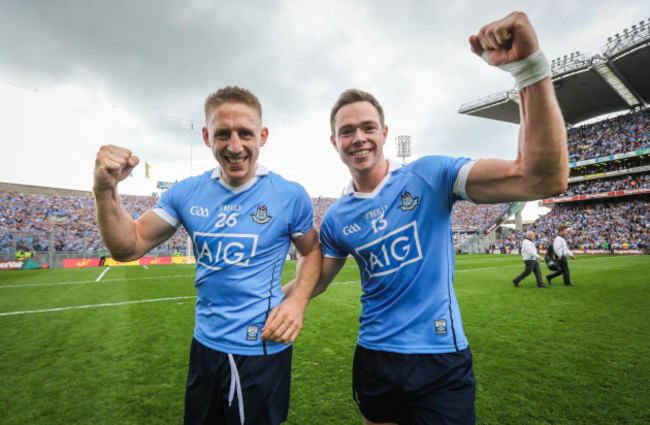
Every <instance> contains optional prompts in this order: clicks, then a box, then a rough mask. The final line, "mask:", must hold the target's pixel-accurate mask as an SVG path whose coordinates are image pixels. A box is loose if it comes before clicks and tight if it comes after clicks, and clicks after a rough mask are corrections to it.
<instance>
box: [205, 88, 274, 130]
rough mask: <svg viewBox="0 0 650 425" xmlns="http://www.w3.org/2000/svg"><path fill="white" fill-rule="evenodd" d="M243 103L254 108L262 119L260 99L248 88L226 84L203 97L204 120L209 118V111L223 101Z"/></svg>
mask: <svg viewBox="0 0 650 425" xmlns="http://www.w3.org/2000/svg"><path fill="white" fill-rule="evenodd" d="M228 102H230V103H243V104H244V105H248V106H250V107H251V108H253V109H255V110H256V111H257V113H258V114H259V115H260V119H262V105H261V104H260V100H259V99H258V98H257V96H255V95H254V94H253V92H251V91H250V90H247V89H244V88H242V87H237V86H227V87H223V88H221V89H219V90H217V91H216V92H214V93H211V94H210V95H209V96H208V97H207V98H206V99H205V105H204V109H205V120H206V122H207V121H208V119H209V115H210V112H211V111H212V110H213V109H214V108H217V107H219V106H221V105H222V104H224V103H228Z"/></svg>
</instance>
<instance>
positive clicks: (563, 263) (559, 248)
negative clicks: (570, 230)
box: [546, 226, 576, 286]
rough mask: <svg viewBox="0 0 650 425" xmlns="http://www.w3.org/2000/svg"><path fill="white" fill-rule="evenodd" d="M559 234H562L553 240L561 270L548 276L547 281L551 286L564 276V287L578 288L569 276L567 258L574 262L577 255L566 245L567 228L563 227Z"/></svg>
mask: <svg viewBox="0 0 650 425" xmlns="http://www.w3.org/2000/svg"><path fill="white" fill-rule="evenodd" d="M559 233H560V234H559V235H558V236H556V237H555V239H554V240H553V251H554V252H555V255H557V264H558V265H559V266H560V270H558V271H557V272H555V273H553V274H550V275H548V276H546V281H547V282H548V284H549V285H550V284H551V280H552V279H554V278H556V277H558V276H560V275H562V278H563V279H564V286H576V285H574V284H573V283H571V277H570V274H569V262H568V261H567V257H571V258H573V259H574V260H575V259H576V257H575V255H573V253H572V252H571V251H569V246H568V245H567V243H566V239H564V237H565V236H566V234H567V227H566V226H561V227H560V232H559Z"/></svg>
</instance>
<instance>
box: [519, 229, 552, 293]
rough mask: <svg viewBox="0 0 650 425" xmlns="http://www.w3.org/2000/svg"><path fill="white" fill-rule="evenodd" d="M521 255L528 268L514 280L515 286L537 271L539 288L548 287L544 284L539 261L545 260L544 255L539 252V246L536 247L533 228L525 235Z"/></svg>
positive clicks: (536, 276) (536, 277)
mask: <svg viewBox="0 0 650 425" xmlns="http://www.w3.org/2000/svg"><path fill="white" fill-rule="evenodd" d="M521 256H522V258H523V259H524V264H525V266H526V268H525V269H524V271H523V272H522V273H521V274H520V275H519V276H517V277H516V278H514V279H513V280H512V283H514V284H515V286H519V282H521V281H522V280H524V279H525V278H526V276H528V275H529V274H531V273H533V272H534V273H535V279H536V280H537V287H538V288H548V286H546V285H544V281H543V280H542V269H541V268H540V267H539V263H538V262H537V261H538V260H539V261H544V260H543V259H542V257H540V256H539V254H537V248H536V247H535V233H533V232H532V231H531V230H529V231H527V232H526V234H525V237H524V240H523V241H522V242H521Z"/></svg>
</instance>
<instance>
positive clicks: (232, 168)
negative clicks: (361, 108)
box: [94, 87, 322, 425]
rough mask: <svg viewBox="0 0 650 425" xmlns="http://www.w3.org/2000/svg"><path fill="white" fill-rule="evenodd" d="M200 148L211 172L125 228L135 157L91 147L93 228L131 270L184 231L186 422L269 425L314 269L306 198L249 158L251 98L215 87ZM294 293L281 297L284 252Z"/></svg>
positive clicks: (253, 155)
mask: <svg viewBox="0 0 650 425" xmlns="http://www.w3.org/2000/svg"><path fill="white" fill-rule="evenodd" d="M204 108H205V120H206V126H205V127H203V141H204V142H205V145H206V146H207V147H209V148H210V150H211V151H212V154H213V156H214V158H215V159H216V160H217V162H218V164H219V165H218V166H217V167H216V168H214V169H212V170H208V171H206V172H205V173H203V174H201V175H198V176H194V177H189V178H187V179H185V180H182V181H180V182H178V183H176V184H175V185H173V186H172V187H171V188H170V189H169V190H167V191H165V193H164V194H163V195H162V197H161V198H160V200H159V201H158V203H157V204H156V205H155V206H154V207H153V208H152V209H151V210H148V211H147V212H145V213H144V214H142V215H141V216H139V217H138V218H137V219H135V220H134V219H133V217H131V215H130V214H129V213H128V212H127V211H126V209H125V208H124V206H123V205H122V203H121V202H120V198H119V196H118V194H117V184H118V183H119V182H120V181H122V180H124V179H125V178H126V177H128V176H129V174H130V173H131V171H132V170H133V168H134V167H135V166H136V165H137V164H138V162H139V159H138V158H137V157H136V156H134V155H132V153H131V151H129V150H128V149H125V148H121V147H118V146H113V145H108V146H102V147H101V149H100V151H99V153H98V154H97V159H96V161H95V174H94V176H95V182H94V192H95V202H96V203H97V219H98V223H99V228H100V231H101V234H102V238H103V239H104V243H105V245H106V247H107V248H108V249H109V251H110V252H111V255H112V256H113V258H115V259H116V260H118V261H132V260H135V259H137V258H140V257H142V256H143V255H145V254H146V253H147V252H149V251H150V250H151V249H152V248H154V247H156V246H158V245H160V244H161V243H163V242H164V241H165V240H167V239H169V238H170V237H171V236H172V235H173V234H174V232H176V230H177V229H178V228H179V227H180V226H184V227H185V229H186V230H187V232H188V233H189V234H190V235H191V236H192V239H193V240H194V245H193V246H194V255H195V257H196V263H197V264H196V279H195V287H196V290H197V300H196V308H195V327H194V338H193V340H192V346H191V350H190V360H189V370H188V374H187V385H186V393H185V424H186V425H189V424H206V425H207V424H211V425H215V424H220V425H225V424H229V425H231V424H238V425H260V424H265V425H277V424H279V423H281V422H284V421H286V420H287V414H288V410H289V388H290V381H291V356H292V349H291V345H290V344H291V343H292V342H293V341H295V339H296V337H297V335H298V333H299V331H300V330H301V328H302V322H303V317H304V311H305V308H306V307H307V304H308V303H309V297H310V295H311V294H312V292H313V289H314V286H315V285H316V282H317V279H318V276H319V274H320V271H321V264H322V254H321V250H320V247H319V244H318V234H317V232H316V230H315V228H314V227H313V218H314V216H313V211H312V204H311V199H310V197H309V195H308V194H307V192H306V191H305V189H304V188H303V187H302V186H300V185H299V184H298V183H295V182H290V181H288V180H286V179H284V178H283V177H281V176H280V175H278V174H275V173H273V172H271V171H269V170H267V169H266V168H264V167H263V166H262V165H261V164H258V162H257V160H258V157H259V154H260V150H261V147H262V146H264V145H265V143H266V141H267V137H268V134H269V131H268V129H267V128H266V127H263V126H262V107H261V105H260V102H259V100H258V98H257V97H256V96H255V95H254V94H253V93H251V92H250V91H249V90H246V89H242V88H240V87H225V88H222V89H220V90H218V91H216V92H215V93H213V94H211V95H210V96H208V98H207V99H206V101H205V104H204ZM292 242H293V243H294V244H295V246H296V248H297V249H298V252H299V253H300V255H301V257H300V262H299V264H298V265H297V267H296V280H295V282H296V283H297V285H296V286H295V288H294V291H293V292H292V293H291V295H290V296H287V297H284V296H283V292H282V288H281V278H282V268H283V266H284V262H285V260H286V256H287V252H288V251H289V245H290V244H291V243H292Z"/></svg>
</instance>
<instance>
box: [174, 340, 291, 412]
mask: <svg viewBox="0 0 650 425" xmlns="http://www.w3.org/2000/svg"><path fill="white" fill-rule="evenodd" d="M291 355H292V347H288V348H286V349H285V350H283V351H281V352H279V353H276V354H267V355H260V356H242V355H237V354H226V353H222V352H220V351H215V350H212V349H210V348H208V347H206V346H204V345H203V344H201V343H200V342H198V341H197V340H196V339H193V340H192V348H191V351H190V366H189V370H188V373H187V386H186V389H185V422H184V423H185V425H190V424H192V425H199V424H210V425H242V424H251V425H252V424H255V425H259V424H266V425H276V424H280V423H282V422H284V421H286V420H287V414H288V413H289V387H290V384H291ZM233 366H234V367H233ZM238 382H239V384H238ZM242 400H243V402H242Z"/></svg>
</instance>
